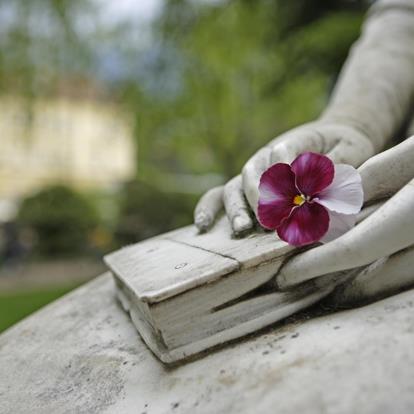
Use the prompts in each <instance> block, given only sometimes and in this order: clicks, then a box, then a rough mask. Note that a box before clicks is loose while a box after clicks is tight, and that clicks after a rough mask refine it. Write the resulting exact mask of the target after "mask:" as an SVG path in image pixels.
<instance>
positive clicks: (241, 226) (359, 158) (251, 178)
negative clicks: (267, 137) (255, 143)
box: [194, 121, 374, 234]
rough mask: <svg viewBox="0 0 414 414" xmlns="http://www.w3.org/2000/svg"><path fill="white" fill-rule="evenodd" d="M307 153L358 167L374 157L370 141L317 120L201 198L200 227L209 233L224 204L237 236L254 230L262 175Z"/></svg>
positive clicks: (346, 128) (288, 135)
mask: <svg viewBox="0 0 414 414" xmlns="http://www.w3.org/2000/svg"><path fill="white" fill-rule="evenodd" d="M306 151H313V152H318V153H321V154H326V155H328V157H330V158H331V159H332V161H334V162H335V163H345V164H351V165H353V166H355V167H357V166H359V165H360V164H362V163H363V162H364V161H365V160H367V159H368V158H369V157H371V156H372V155H373V154H374V148H373V146H372V144H371V142H370V141H369V139H368V138H367V137H366V136H365V135H364V134H363V133H362V132H360V131H358V130H356V129H354V128H353V127H350V126H347V125H343V124H339V123H326V122H323V121H316V122H312V123H309V124H305V125H302V126H300V127H298V128H295V129H292V130H291V131H288V132H286V133H284V134H282V135H281V136H279V137H277V138H275V139H274V140H272V141H271V142H270V143H269V144H268V145H267V146H265V147H263V148H261V149H260V150H259V151H258V152H256V154H254V155H253V156H252V157H251V158H250V159H249V160H248V161H247V163H246V164H245V166H244V167H243V171H242V174H241V175H238V176H237V177H235V178H233V179H232V180H230V181H229V182H228V183H227V184H226V185H225V186H224V187H216V188H213V189H212V190H210V191H209V192H207V193H206V194H205V195H204V196H203V197H202V198H201V199H200V201H199V203H198V204H197V207H196V209H195V214H194V217H195V224H196V226H197V227H198V228H199V229H200V230H207V229H208V228H209V227H210V226H211V225H212V224H213V222H214V220H215V218H216V216H217V214H218V213H219V212H220V210H221V209H222V208H223V205H224V208H225V210H226V214H227V216H228V218H229V220H230V223H231V224H232V228H233V231H234V233H236V234H241V233H243V232H245V231H246V230H249V229H251V228H252V227H253V224H254V222H253V220H252V218H251V214H250V211H251V210H252V211H253V212H254V213H255V214H256V212H257V202H258V187H259V180H260V176H261V175H262V173H263V172H264V171H265V170H266V169H267V168H269V167H270V166H271V165H273V164H275V163H278V162H286V163H290V162H292V161H293V160H294V159H295V158H296V157H297V156H298V155H299V154H301V153H303V152H306Z"/></svg>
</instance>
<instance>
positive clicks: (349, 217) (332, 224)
mask: <svg viewBox="0 0 414 414" xmlns="http://www.w3.org/2000/svg"><path fill="white" fill-rule="evenodd" d="M356 218H357V215H356V214H341V213H337V212H335V211H329V229H328V231H327V232H326V234H325V235H324V236H323V237H322V238H321V239H320V241H321V242H322V243H328V242H330V241H332V240H334V239H337V238H338V237H340V236H342V235H343V234H345V233H346V232H347V231H348V230H351V229H352V227H354V226H355V223H356Z"/></svg>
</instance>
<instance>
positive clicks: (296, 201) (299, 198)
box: [293, 194, 306, 206]
mask: <svg viewBox="0 0 414 414" xmlns="http://www.w3.org/2000/svg"><path fill="white" fill-rule="evenodd" d="M305 201H306V197H305V196H304V195H303V194H298V195H296V196H295V197H294V198H293V204H294V205H295V206H301V205H302V204H303V203H304V202H305Z"/></svg>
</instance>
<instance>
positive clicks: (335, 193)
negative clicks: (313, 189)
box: [315, 164, 364, 214]
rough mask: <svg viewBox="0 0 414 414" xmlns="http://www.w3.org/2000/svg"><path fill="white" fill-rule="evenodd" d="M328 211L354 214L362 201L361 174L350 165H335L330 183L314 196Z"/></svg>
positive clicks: (359, 208)
mask: <svg viewBox="0 0 414 414" xmlns="http://www.w3.org/2000/svg"><path fill="white" fill-rule="evenodd" d="M315 201H317V202H318V203H319V204H322V205H323V206H324V207H326V208H327V209H328V210H330V211H336V212H337V213H342V214H356V213H359V211H360V210H361V207H362V204H363V202H364V191H363V189H362V183H361V176H360V175H359V173H358V171H357V170H356V169H355V168H354V167H352V166H351V165H345V164H337V165H335V176H334V179H333V181H332V183H331V184H330V185H329V186H328V187H326V188H325V190H323V191H321V192H320V193H319V194H318V197H317V198H315Z"/></svg>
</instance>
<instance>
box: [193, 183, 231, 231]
mask: <svg viewBox="0 0 414 414" xmlns="http://www.w3.org/2000/svg"><path fill="white" fill-rule="evenodd" d="M223 189H224V187H223V186H220V187H215V188H212V189H211V190H209V191H207V192H206V193H205V194H204V195H203V196H202V197H201V198H200V200H199V202H198V203H197V206H196V208H195V210H194V224H195V225H196V227H197V228H198V229H199V230H200V231H206V230H208V229H209V228H210V227H211V226H212V225H213V223H214V220H215V219H216V217H217V215H218V213H219V212H220V211H221V210H222V209H223Z"/></svg>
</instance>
